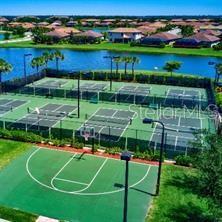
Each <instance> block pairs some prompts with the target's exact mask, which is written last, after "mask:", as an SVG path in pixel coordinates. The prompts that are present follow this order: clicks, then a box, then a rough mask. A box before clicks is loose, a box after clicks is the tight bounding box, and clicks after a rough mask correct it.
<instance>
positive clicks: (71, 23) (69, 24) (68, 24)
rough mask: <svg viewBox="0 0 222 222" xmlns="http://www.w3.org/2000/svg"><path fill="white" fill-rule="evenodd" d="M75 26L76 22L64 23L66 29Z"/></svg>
mask: <svg viewBox="0 0 222 222" xmlns="http://www.w3.org/2000/svg"><path fill="white" fill-rule="evenodd" d="M75 25H78V22H77V21H73V20H70V21H68V22H67V23H66V27H74V26H75Z"/></svg>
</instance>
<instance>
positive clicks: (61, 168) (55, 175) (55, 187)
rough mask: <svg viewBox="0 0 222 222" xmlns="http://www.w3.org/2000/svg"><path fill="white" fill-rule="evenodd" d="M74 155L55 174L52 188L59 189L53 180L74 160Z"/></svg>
mask: <svg viewBox="0 0 222 222" xmlns="http://www.w3.org/2000/svg"><path fill="white" fill-rule="evenodd" d="M75 156H76V153H75V154H74V155H73V157H75ZM73 157H72V158H70V159H69V160H68V161H67V162H66V163H65V165H64V166H63V167H62V168H61V169H60V170H59V171H58V172H57V173H56V174H55V176H54V177H53V178H52V179H51V186H52V188H54V189H55V190H58V189H57V188H56V187H55V186H54V184H53V181H54V180H55V178H57V176H58V175H59V174H60V173H61V172H62V171H63V170H64V169H65V168H66V166H67V165H68V164H69V163H70V162H71V161H72V160H73Z"/></svg>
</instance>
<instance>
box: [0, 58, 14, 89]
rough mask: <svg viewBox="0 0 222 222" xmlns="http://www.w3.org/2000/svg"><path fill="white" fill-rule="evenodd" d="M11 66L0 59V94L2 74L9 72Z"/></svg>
mask: <svg viewBox="0 0 222 222" xmlns="http://www.w3.org/2000/svg"><path fill="white" fill-rule="evenodd" d="M12 69H13V67H12V65H11V64H9V63H8V62H6V61H5V60H4V59H0V93H2V74H4V73H8V72H11V71H12Z"/></svg>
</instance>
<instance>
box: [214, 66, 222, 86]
mask: <svg viewBox="0 0 222 222" xmlns="http://www.w3.org/2000/svg"><path fill="white" fill-rule="evenodd" d="M215 70H216V76H215V83H218V82H219V80H220V76H221V75H222V63H218V64H216V65H215Z"/></svg>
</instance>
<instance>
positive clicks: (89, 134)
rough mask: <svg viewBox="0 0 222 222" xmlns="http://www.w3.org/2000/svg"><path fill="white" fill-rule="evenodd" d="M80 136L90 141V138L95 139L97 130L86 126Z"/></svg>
mask: <svg viewBox="0 0 222 222" xmlns="http://www.w3.org/2000/svg"><path fill="white" fill-rule="evenodd" d="M80 135H81V136H82V137H83V138H84V139H85V141H88V140H89V138H94V137H95V128H94V127H91V126H84V127H82V128H81V130H80Z"/></svg>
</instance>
